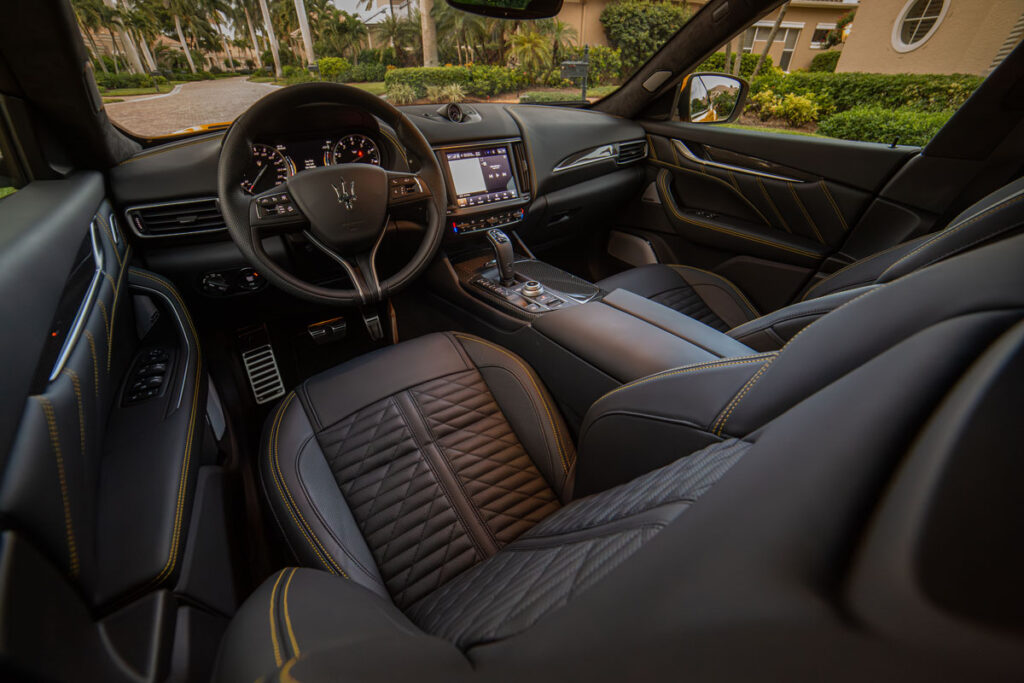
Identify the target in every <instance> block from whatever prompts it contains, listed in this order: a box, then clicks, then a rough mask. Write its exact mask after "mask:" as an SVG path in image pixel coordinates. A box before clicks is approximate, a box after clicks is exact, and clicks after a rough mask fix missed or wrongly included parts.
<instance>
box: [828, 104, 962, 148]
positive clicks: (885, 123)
mask: <svg viewBox="0 0 1024 683" xmlns="http://www.w3.org/2000/svg"><path fill="white" fill-rule="evenodd" d="M953 113H954V112H953V111H952V110H947V111H936V112H923V111H920V110H919V109H909V108H900V109H889V108H886V107H879V106H866V107H854V108H852V109H849V110H847V111H844V112H840V113H838V114H833V115H832V116H829V117H827V118H825V119H823V120H822V121H821V123H819V124H818V133H820V134H821V135H827V136H829V137H833V138H840V139H842V140H861V141H863V142H884V143H892V142H893V141H894V140H895V139H896V138H897V137H898V138H899V144H901V145H917V146H921V147H923V146H924V145H926V144H928V141H929V140H931V139H932V138H933V137H934V136H935V134H936V133H937V132H938V131H939V129H940V128H942V126H944V125H945V124H946V121H948V120H949V117H951V116H952V115H953Z"/></svg>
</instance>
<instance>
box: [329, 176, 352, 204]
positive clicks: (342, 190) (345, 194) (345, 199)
mask: <svg viewBox="0 0 1024 683" xmlns="http://www.w3.org/2000/svg"><path fill="white" fill-rule="evenodd" d="M339 185H340V187H339ZM331 187H333V188H334V194H336V195H338V203H339V204H341V205H342V206H344V207H345V208H346V209H348V210H349V211H351V210H352V207H353V206H355V204H356V181H354V180H353V181H352V182H349V183H346V182H345V178H341V181H340V182H339V183H338V185H335V184H333V183H332V184H331Z"/></svg>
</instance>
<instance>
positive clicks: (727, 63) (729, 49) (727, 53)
mask: <svg viewBox="0 0 1024 683" xmlns="http://www.w3.org/2000/svg"><path fill="white" fill-rule="evenodd" d="M731 62H732V41H731V40H730V41H729V42H727V43H726V44H725V66H723V67H722V73H725V74H727V73H729V71H730V67H731V66H732V64H731Z"/></svg>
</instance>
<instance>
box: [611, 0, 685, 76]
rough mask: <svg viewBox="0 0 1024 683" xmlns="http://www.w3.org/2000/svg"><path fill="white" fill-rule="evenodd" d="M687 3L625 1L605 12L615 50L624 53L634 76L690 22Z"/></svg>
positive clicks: (641, 0) (645, 0)
mask: <svg viewBox="0 0 1024 683" xmlns="http://www.w3.org/2000/svg"><path fill="white" fill-rule="evenodd" d="M691 16H693V12H691V11H690V9H689V8H688V7H687V6H686V5H685V4H679V5H677V4H673V3H670V2H648V1H647V0H622V1H621V2H613V3H611V4H609V5H607V6H606V7H605V8H604V10H602V11H601V26H603V27H604V32H605V35H607V36H608V42H609V43H611V45H612V47H617V48H619V49H620V50H621V58H622V65H623V67H624V68H625V72H626V73H632V72H633V71H635V70H636V69H637V67H639V66H640V65H642V64H643V63H644V62H646V61H647V60H648V59H650V58H651V55H653V54H654V53H655V52H657V51H658V50H659V49H661V46H662V45H664V44H665V41H667V40H668V39H669V38H671V37H672V36H673V35H675V33H676V32H677V31H678V30H679V29H681V28H682V27H683V25H684V24H685V23H686V22H687V21H689V20H690V17H691Z"/></svg>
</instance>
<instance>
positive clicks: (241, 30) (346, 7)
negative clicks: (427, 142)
mask: <svg viewBox="0 0 1024 683" xmlns="http://www.w3.org/2000/svg"><path fill="white" fill-rule="evenodd" d="M699 4H701V3H689V5H694V6H696V5H699ZM72 5H73V7H74V9H75V13H76V16H77V18H78V21H79V24H80V27H81V29H82V35H83V38H84V40H85V45H86V48H87V49H88V51H89V52H90V55H91V57H92V62H93V72H94V75H95V77H96V81H97V84H98V85H99V87H100V92H101V94H102V96H103V101H104V104H105V106H106V110H107V113H108V114H109V116H110V118H111V120H113V121H114V122H115V123H116V124H117V125H119V126H120V127H121V128H123V129H125V130H127V131H129V132H131V133H133V134H136V135H139V136H142V137H159V136H164V135H169V134H176V133H189V132H195V131H199V130H204V129H208V127H209V126H210V125H211V124H222V123H227V122H230V121H231V120H233V119H234V118H235V117H236V116H238V115H239V114H240V113H241V112H242V111H244V110H245V109H246V107H248V106H249V105H251V104H252V103H253V102H254V101H256V100H257V99H259V98H260V97H262V96H264V95H266V94H268V93H269V92H272V91H273V90H274V89H275V88H279V87H286V86H288V85H292V84H295V83H304V82H308V81H315V80H324V81H333V82H338V83H348V84H350V85H354V86H355V87H358V88H363V89H365V90H368V91H370V92H372V93H374V94H376V95H379V96H381V97H385V98H386V99H388V100H389V101H390V102H391V103H392V104H395V105H405V104H432V103H437V104H442V103H448V102H469V103H472V102H508V103H514V102H535V103H577V104H578V103H581V102H586V101H590V102H592V101H595V100H597V99H599V98H601V97H603V96H605V95H607V94H608V93H610V92H612V91H613V90H615V89H616V88H617V87H618V86H619V84H621V83H622V82H623V81H624V80H625V79H626V78H628V77H629V76H630V75H631V74H632V73H633V71H635V70H636V69H637V68H638V67H639V66H640V65H641V64H643V63H644V62H645V61H646V60H647V59H648V58H649V57H650V56H651V55H652V54H654V52H655V51H656V50H657V49H659V48H660V47H661V45H662V44H664V42H665V41H666V40H667V39H668V38H669V37H671V36H672V35H673V34H674V33H675V32H676V31H678V30H679V29H680V28H681V27H682V26H683V25H684V24H685V23H686V21H687V20H688V19H689V18H690V17H691V16H692V14H693V9H692V8H691V7H690V6H689V5H687V4H686V3H682V4H671V3H665V4H654V3H650V2H631V1H630V2H613V3H604V2H602V3H596V4H594V3H583V2H566V3H565V4H564V6H563V8H562V11H561V12H560V13H559V15H558V16H557V17H555V18H552V19H541V20H536V21H512V20H504V19H493V18H487V17H481V16H477V15H473V14H468V13H465V12H461V11H459V10H455V9H452V8H451V7H449V6H448V4H447V3H445V2H443V1H441V0H437V1H436V2H435V1H433V0H419V1H418V2H414V1H411V0H404V1H400V0H333V1H331V0H116V1H115V0H72ZM638 21H639V22H640V23H638ZM424 67H426V68H424Z"/></svg>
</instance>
